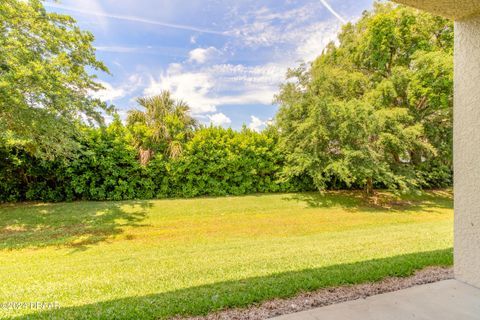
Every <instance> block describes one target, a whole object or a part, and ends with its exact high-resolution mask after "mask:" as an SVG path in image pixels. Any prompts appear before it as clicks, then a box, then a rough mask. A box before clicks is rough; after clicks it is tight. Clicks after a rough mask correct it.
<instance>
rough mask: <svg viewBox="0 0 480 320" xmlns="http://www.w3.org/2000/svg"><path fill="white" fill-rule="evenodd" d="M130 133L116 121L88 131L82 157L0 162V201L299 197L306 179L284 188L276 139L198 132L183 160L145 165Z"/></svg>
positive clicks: (7, 157)
mask: <svg viewBox="0 0 480 320" xmlns="http://www.w3.org/2000/svg"><path fill="white" fill-rule="evenodd" d="M129 135H130V132H129V130H128V129H127V127H125V126H124V125H123V124H122V123H121V121H120V120H119V119H118V118H117V119H116V120H115V121H114V122H112V124H110V125H109V126H108V127H106V128H96V129H95V128H84V134H83V135H82V137H83V138H82V140H80V141H79V142H80V144H81V145H82V148H81V151H80V152H79V154H78V155H77V156H76V157H75V158H73V159H64V158H59V159H56V160H54V161H50V160H44V159H41V158H36V157H32V156H31V155H29V154H28V153H26V152H24V151H23V150H17V151H16V153H12V152H10V153H8V152H6V150H3V151H2V154H1V155H0V161H1V163H0V176H2V179H1V180H0V201H19V200H38V199H41V200H46V201H62V200H80V199H90V200H122V199H149V198H163V197H194V196H201V195H240V194H246V193H255V192H278V191H299V190H306V189H308V188H309V186H310V185H311V183H309V181H308V179H307V180H305V181H303V180H302V179H300V178H298V177H295V178H293V179H290V180H288V181H285V182H279V181H277V180H278V177H277V174H278V172H279V171H280V169H281V168H282V164H283V157H282V155H281V154H280V153H279V152H278V150H277V148H276V137H275V134H274V133H269V132H268V131H267V132H263V133H257V132H254V131H251V130H249V129H244V130H242V131H240V132H237V131H234V130H232V129H223V128H216V127H209V128H200V129H198V130H197V131H196V133H195V136H194V138H193V139H191V140H190V141H188V142H187V143H186V144H185V145H184V147H183V149H184V151H183V154H182V156H181V157H179V158H170V157H167V156H165V155H164V154H162V153H157V154H155V155H154V156H153V158H152V160H151V161H150V162H149V163H148V164H147V165H141V164H140V163H139V160H138V154H137V150H136V149H135V148H134V147H133V146H132V145H131V143H130V137H129Z"/></svg>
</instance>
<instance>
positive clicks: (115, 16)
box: [44, 2, 228, 36]
mask: <svg viewBox="0 0 480 320" xmlns="http://www.w3.org/2000/svg"><path fill="white" fill-rule="evenodd" d="M44 5H45V6H47V7H51V8H58V9H63V10H67V11H72V12H77V13H81V14H86V15H91V16H97V17H105V18H110V19H116V20H124V21H131V22H140V23H146V24H152V25H157V26H162V27H166V28H173V29H180V30H188V31H194V32H201V33H209V34H216V35H222V36H228V35H227V33H226V32H221V31H215V30H209V29H203V28H197V27H194V26H188V25H182V24H175V23H168V22H161V21H156V20H150V19H145V18H141V17H135V16H125V15H120V14H111V13H103V12H92V11H88V10H82V9H79V8H73V7H69V6H64V5H61V4H56V3H51V2H46V3H44Z"/></svg>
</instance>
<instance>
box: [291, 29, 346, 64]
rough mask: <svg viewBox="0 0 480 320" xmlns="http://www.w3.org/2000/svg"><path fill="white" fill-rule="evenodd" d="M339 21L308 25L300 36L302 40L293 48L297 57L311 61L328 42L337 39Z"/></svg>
mask: <svg viewBox="0 0 480 320" xmlns="http://www.w3.org/2000/svg"><path fill="white" fill-rule="evenodd" d="M339 29H340V23H338V22H336V21H326V22H320V23H317V24H314V25H311V26H310V27H308V28H307V29H306V30H305V31H304V34H305V35H307V36H305V37H300V38H301V39H302V40H301V41H300V43H299V45H298V46H297V48H296V49H295V53H296V55H297V57H298V59H302V60H305V61H312V60H314V59H315V58H316V57H318V56H319V55H320V53H322V51H323V49H325V47H326V46H327V44H328V43H330V42H332V41H334V42H335V41H337V33H338V31H339Z"/></svg>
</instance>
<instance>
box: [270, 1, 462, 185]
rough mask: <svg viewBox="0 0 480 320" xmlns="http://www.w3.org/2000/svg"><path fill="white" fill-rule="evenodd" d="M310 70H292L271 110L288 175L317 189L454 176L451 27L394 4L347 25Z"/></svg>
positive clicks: (419, 181) (410, 182) (415, 182)
mask: <svg viewBox="0 0 480 320" xmlns="http://www.w3.org/2000/svg"><path fill="white" fill-rule="evenodd" d="M338 39H339V44H338V45H336V44H334V43H331V44H329V45H328V46H327V48H326V49H325V51H324V52H323V53H322V54H321V55H320V56H319V57H318V58H317V59H316V60H315V61H314V62H313V63H312V64H311V66H305V65H304V66H301V67H299V68H297V69H294V70H290V72H289V74H288V78H289V79H290V80H289V81H288V82H287V83H285V84H284V85H283V86H282V88H281V91H280V93H279V95H278V96H277V101H278V102H279V104H280V110H279V113H278V115H277V125H278V127H279V132H280V146H281V147H282V149H283V150H284V152H285V154H286V157H287V165H286V167H285V170H284V173H285V174H286V175H287V176H288V175H290V176H293V175H299V174H305V173H306V174H308V175H309V176H311V177H312V178H313V179H314V182H315V184H316V186H317V187H318V188H320V189H321V188H325V187H326V186H327V184H328V182H329V181H331V180H332V179H334V180H335V179H336V180H339V181H341V182H342V183H344V184H345V185H347V186H352V185H354V186H362V187H364V188H365V190H366V191H367V193H368V194H371V192H372V188H373V186H374V185H378V186H382V187H389V188H392V189H397V188H401V189H408V188H411V187H418V186H421V185H422V184H423V183H424V182H425V181H424V179H425V177H424V176H422V168H423V169H425V168H426V169H425V170H427V171H432V170H433V169H432V168H433V167H435V166H437V164H438V163H439V162H441V163H442V168H441V169H440V170H443V171H444V172H446V173H447V175H448V172H451V131H452V130H451V129H452V112H451V110H452V89H453V83H452V74H453V68H452V62H453V59H452V52H453V25H452V23H451V22H449V21H448V20H445V19H442V18H438V17H434V16H431V15H429V14H427V13H422V12H419V11H416V10H414V9H409V8H405V7H402V6H395V5H393V4H391V3H376V4H375V5H374V10H373V11H371V12H365V13H364V14H363V17H362V18H361V19H360V20H359V21H358V22H357V23H355V24H352V23H348V24H346V25H345V26H344V27H343V29H342V32H341V33H340V34H339V36H338Z"/></svg>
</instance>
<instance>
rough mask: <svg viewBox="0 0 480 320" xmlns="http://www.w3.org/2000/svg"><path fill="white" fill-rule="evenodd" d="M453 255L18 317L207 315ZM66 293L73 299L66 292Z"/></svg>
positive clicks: (447, 261)
mask: <svg viewBox="0 0 480 320" xmlns="http://www.w3.org/2000/svg"><path fill="white" fill-rule="evenodd" d="M452 253H453V250H452V249H451V248H449V249H444V250H436V251H429V252H418V253H413V254H405V255H399V256H394V257H390V258H384V259H375V260H368V261H362V262H357V263H350V264H340V265H334V266H328V267H323V268H317V269H305V270H300V271H291V272H283V273H278V274H272V275H268V276H262V277H255V278H248V279H243V280H237V281H226V282H218V283H213V284H208V285H203V286H198V287H191V288H185V289H181V290H176V291H171V292H165V293H159V294H151V295H146V296H134V297H127V298H122V299H117V300H111V301H103V302H98V303H94V304H88V305H82V306H76V307H66V308H60V309H57V310H51V311H43V312H39V313H36V314H30V315H25V316H18V317H16V318H15V319H162V318H169V317H173V316H178V315H180V316H187V315H204V314H207V313H209V312H214V311H218V310H222V309H226V308H233V307H245V306H248V305H251V304H255V303H259V302H262V301H266V300H269V299H273V298H278V297H280V298H285V297H291V296H294V295H296V294H298V293H300V292H305V291H313V290H316V289H319V288H326V287H335V286H341V285H350V284H357V283H365V282H374V281H379V280H381V279H384V278H386V277H392V276H402V277H403V276H409V275H412V274H413V273H414V272H415V271H416V270H418V269H422V268H424V267H427V266H433V265H439V266H449V265H452V264H453V254H452ZM64 294H65V295H68V293H66V292H65V293H64ZM86 294H88V293H86ZM70 298H73V297H70ZM13 300H14V299H13Z"/></svg>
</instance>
